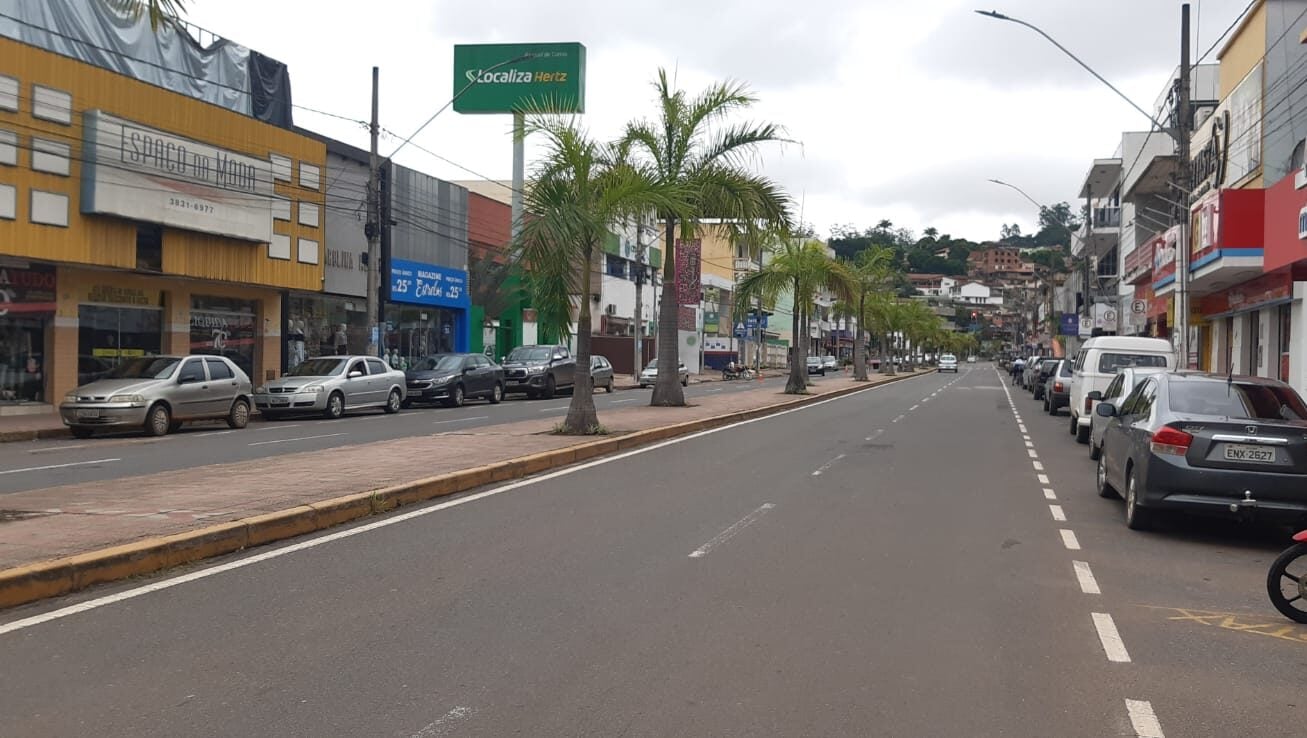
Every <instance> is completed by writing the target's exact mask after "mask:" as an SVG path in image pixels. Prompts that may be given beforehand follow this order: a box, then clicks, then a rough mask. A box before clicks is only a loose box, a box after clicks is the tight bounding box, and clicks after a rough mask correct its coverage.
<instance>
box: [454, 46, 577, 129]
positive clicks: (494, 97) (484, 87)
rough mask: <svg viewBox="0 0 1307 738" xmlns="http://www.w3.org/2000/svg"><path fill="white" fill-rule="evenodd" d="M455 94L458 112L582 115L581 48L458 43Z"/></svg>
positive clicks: (456, 49)
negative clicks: (533, 112) (532, 112)
mask: <svg viewBox="0 0 1307 738" xmlns="http://www.w3.org/2000/svg"><path fill="white" fill-rule="evenodd" d="M453 96H454V110H455V111H457V112H459V113H516V112H522V111H528V110H529V111H541V112H550V113H584V112H585V47H584V46H582V45H581V44H578V43H563V44H460V45H458V46H455V47H454V89H453Z"/></svg>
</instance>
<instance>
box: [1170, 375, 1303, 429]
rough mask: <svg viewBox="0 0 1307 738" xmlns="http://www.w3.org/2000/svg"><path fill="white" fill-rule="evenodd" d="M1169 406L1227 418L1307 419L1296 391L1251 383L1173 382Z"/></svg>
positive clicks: (1179, 411)
mask: <svg viewBox="0 0 1307 738" xmlns="http://www.w3.org/2000/svg"><path fill="white" fill-rule="evenodd" d="M1171 409H1172V410H1174V411H1175V412H1177V413H1186V414H1193V415H1221V416H1225V417H1228V418H1254V419H1259V420H1303V419H1307V407H1304V406H1303V401H1302V398H1301V397H1299V396H1298V393H1297V392H1294V391H1293V390H1292V389H1290V388H1288V387H1279V386H1276V385H1271V384H1260V383H1253V382H1239V381H1235V382H1172V383H1171Z"/></svg>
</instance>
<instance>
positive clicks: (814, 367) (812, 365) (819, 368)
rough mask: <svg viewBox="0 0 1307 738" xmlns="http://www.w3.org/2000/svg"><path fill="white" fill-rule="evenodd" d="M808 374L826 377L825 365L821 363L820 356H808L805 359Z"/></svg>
mask: <svg viewBox="0 0 1307 738" xmlns="http://www.w3.org/2000/svg"><path fill="white" fill-rule="evenodd" d="M807 364H808V374H820V375H821V376H823V377H824V376H826V365H825V364H823V363H821V357H820V356H809V357H808V359H807Z"/></svg>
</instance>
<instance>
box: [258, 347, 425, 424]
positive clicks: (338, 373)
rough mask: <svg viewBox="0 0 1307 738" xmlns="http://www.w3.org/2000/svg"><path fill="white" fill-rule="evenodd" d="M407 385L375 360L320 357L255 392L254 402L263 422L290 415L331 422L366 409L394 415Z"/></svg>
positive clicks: (369, 357) (307, 361) (394, 372)
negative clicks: (318, 417) (311, 415)
mask: <svg viewBox="0 0 1307 738" xmlns="http://www.w3.org/2000/svg"><path fill="white" fill-rule="evenodd" d="M407 387H408V382H407V381H406V380H405V378H404V372H402V371H400V370H398V369H392V368H390V366H388V365H387V364H386V362H384V361H382V360H381V359H378V358H377V357H375V356H319V357H316V358H312V359H306V360H304V361H303V362H301V363H300V364H299V365H298V366H296V367H295V368H294V369H291V370H290V371H288V372H286V374H285V375H284V376H282V377H281V378H280V379H275V380H273V381H271V382H268V383H267V384H265V385H263V386H261V387H259V388H258V389H256V390H254V404H255V405H256V406H257V407H258V408H259V412H261V413H263V417H265V418H267V419H268V420H275V419H277V418H281V417H284V416H286V415H288V414H290V413H321V414H322V415H323V416H324V417H327V418H331V419H335V418H339V417H340V416H342V415H344V414H345V413H346V412H348V411H350V410H363V409H367V408H381V409H382V410H385V411H386V412H388V413H397V412H399V408H400V407H401V406H402V405H403V404H404V399H405V398H406V397H407V396H408V390H407Z"/></svg>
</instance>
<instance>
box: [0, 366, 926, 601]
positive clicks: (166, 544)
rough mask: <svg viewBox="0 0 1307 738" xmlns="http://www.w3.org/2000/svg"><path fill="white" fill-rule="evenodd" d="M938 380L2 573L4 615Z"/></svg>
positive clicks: (557, 454)
mask: <svg viewBox="0 0 1307 738" xmlns="http://www.w3.org/2000/svg"><path fill="white" fill-rule="evenodd" d="M932 373H933V372H914V373H911V374H902V375H899V376H895V377H889V378H886V379H884V380H882V381H880V382H876V383H874V384H868V385H860V386H854V387H849V388H846V389H841V390H836V391H835V392H828V393H825V394H821V395H812V396H809V397H800V398H797V399H793V400H786V401H784V402H778V403H774V404H771V405H765V406H763V407H760V408H753V409H750V410H740V411H737V412H733V413H727V414H725V415H718V416H716V417H712V418H703V419H699V420H689V421H685V422H683V423H676V424H673V425H664V426H659V427H656V428H648V429H646V430H642V431H635V432H633V433H628V434H625V435H622V436H614V437H612V438H603V439H600V440H596V441H587V442H585V443H580V444H576V445H573V446H568V447H565V448H560V449H555V450H553V451H544V452H542V453H537V454H531V455H529V456H520V457H517V458H515V459H508V460H507V461H500V462H496V463H493V464H487V465H485V466H479V467H476V468H474V469H463V470H460V471H456V472H450V473H448V474H441V475H440V476H436V477H429V478H427V479H419V480H417V481H414V482H405V483H404V484H399V485H395V486H392V487H383V488H381V489H376V490H370V491H368V492H358V493H355V494H350V495H345V496H342V497H335V498H332V499H328V500H323V501H321V502H311V503H307V504H304V505H297V506H296V507H292V508H288V509H285V510H277V511H275V512H270V513H264V514H260V515H254V516H251V517H247V518H241V519H239V520H233V521H231V522H228V523H221V524H217V525H211V526H207V527H204V528H200V529H198V530H192V531H186V532H183V533H176V534H173V535H169V536H161V537H155V538H146V539H143V540H140V541H133V542H131V543H125V544H122V545H118V546H111V547H109V548H103V549H99V550H97V551H88V552H86V553H81V554H76V555H73V556H67V557H64V558H60V559H52V560H50V561H41V562H37V563H34V564H27V565H24V566H19V567H15V568H12V569H5V570H2V571H0V608H8V607H15V606H17V605H24V604H27V603H29V602H36V601H37V600H43V599H47V598H50V597H59V596H61V595H65V594H69V593H71V592H77V591H79V590H83V589H86V588H88V587H91V586H94V585H97V584H104V583H107V582H114V581H118V580H122V579H127V578H130V577H135V576H141V575H143V574H152V573H154V572H158V571H162V570H164V569H170V568H173V567H176V566H180V565H182V564H189V563H193V562H196V561H201V560H203V559H208V558H213V557H215V556H222V555H225V554H231V553H236V552H239V551H243V550H245V549H247V548H253V547H255V546H261V545H264V544H268V543H274V542H276V541H282V540H286V539H288V538H295V537H297V536H302V535H305V534H307V533H314V532H317V531H320V530H325V529H327V528H331V527H333V526H337V525H340V524H342V523H348V522H350V521H353V520H358V519H360V518H365V517H369V516H371V515H378V514H381V513H385V512H389V511H391V510H394V509H395V508H397V507H403V506H407V505H415V504H419V503H422V502H426V501H429V500H433V499H436V498H438V497H446V496H448V495H453V494H458V493H461V492H467V491H469V490H473V489H476V488H477V487H484V486H486V485H489V484H496V483H498V482H506V481H509V480H512V479H521V478H524V477H529V476H532V475H534V474H539V473H541V472H545V471H549V470H552V469H557V468H560V467H564V466H568V465H571V464H574V463H577V462H580V461H587V460H589V459H594V458H597V457H600V456H606V455H609V454H613V453H617V452H619V451H627V450H630V449H634V448H638V447H640V446H647V445H649V444H653V443H658V442H660V441H665V440H669V439H672V438H678V437H680V436H687V435H691V434H693V433H698V432H701V431H705V430H710V429H712V428H718V427H721V426H723V425H729V424H731V423H737V422H740V421H743V420H753V419H755V418H761V417H765V416H768V415H774V414H776V413H779V412H783V411H785V410H790V409H794V408H799V407H803V406H805V405H811V404H813V403H816V402H821V401H823V400H829V399H832V398H836V397H843V396H845V395H851V394H855V393H857V392H864V391H866V390H869V389H874V388H876V387H884V386H885V385H888V384H893V383H895V382H900V381H903V380H906V379H913V378H915V377H922V376H927V375H929V374H932Z"/></svg>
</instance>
